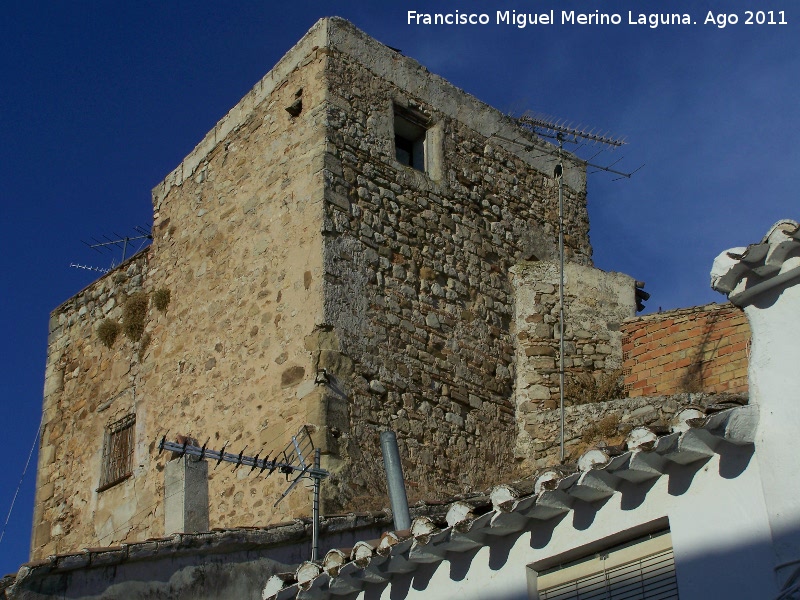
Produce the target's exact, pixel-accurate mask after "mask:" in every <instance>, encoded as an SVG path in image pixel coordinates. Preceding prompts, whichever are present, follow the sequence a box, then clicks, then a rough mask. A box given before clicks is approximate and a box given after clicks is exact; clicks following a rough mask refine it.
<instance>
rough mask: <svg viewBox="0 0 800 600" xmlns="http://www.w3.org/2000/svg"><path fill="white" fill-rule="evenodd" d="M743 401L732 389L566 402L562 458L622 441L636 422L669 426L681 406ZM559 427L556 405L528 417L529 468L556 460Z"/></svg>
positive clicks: (700, 408) (702, 406)
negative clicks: (588, 402)
mask: <svg viewBox="0 0 800 600" xmlns="http://www.w3.org/2000/svg"><path fill="white" fill-rule="evenodd" d="M732 401H733V402H732ZM742 401H743V398H741V397H737V396H736V395H731V394H721V395H717V394H705V393H697V394H690V393H685V394H671V395H658V396H647V397H638V398H618V399H614V400H608V401H605V402H595V403H592V404H580V405H573V406H567V407H566V408H565V409H564V455H565V462H568V463H569V462H573V461H576V460H577V459H578V457H580V455H581V454H583V453H584V452H585V451H586V450H588V449H590V448H592V447H597V446H602V445H620V444H622V443H623V442H624V440H625V436H627V435H628V433H630V432H631V431H632V430H633V429H634V428H635V427H644V426H646V427H669V426H670V425H672V424H673V423H674V419H675V416H676V415H677V414H678V413H679V412H680V411H681V410H683V409H694V410H697V411H698V414H703V412H704V411H705V410H706V408H707V407H709V406H713V405H719V404H724V403H729V404H727V405H730V406H733V405H735V404H739V403H741V402H742ZM718 403H719V404H718ZM560 427H561V412H560V411H559V410H558V409H552V410H544V411H540V412H537V413H535V414H531V415H530V416H529V418H528V425H527V429H528V432H529V434H530V436H531V454H530V455H529V457H527V458H528V459H529V470H528V473H530V472H532V471H534V470H535V469H540V468H545V467H552V466H553V465H557V464H558V463H559V459H560Z"/></svg>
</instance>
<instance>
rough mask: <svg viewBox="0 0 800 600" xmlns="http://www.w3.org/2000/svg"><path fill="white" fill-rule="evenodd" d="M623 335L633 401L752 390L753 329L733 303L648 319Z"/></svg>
mask: <svg viewBox="0 0 800 600" xmlns="http://www.w3.org/2000/svg"><path fill="white" fill-rule="evenodd" d="M622 330H623V332H624V334H625V337H624V340H623V357H624V374H625V389H626V390H627V392H628V394H629V395H630V396H652V395H654V394H676V393H681V392H701V391H702V392H730V393H746V392H747V390H748V385H747V368H748V357H749V348H750V326H749V324H748V323H747V319H746V318H745V316H744V313H743V312H742V311H741V310H740V309H738V308H736V307H734V306H732V305H730V304H709V305H706V306H697V307H692V308H685V309H679V310H673V311H668V312H663V313H658V314H651V315H645V316H643V317H638V318H636V319H635V320H630V321H628V322H627V323H625V324H624V325H623V327H622Z"/></svg>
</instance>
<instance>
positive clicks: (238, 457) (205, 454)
mask: <svg viewBox="0 0 800 600" xmlns="http://www.w3.org/2000/svg"><path fill="white" fill-rule="evenodd" d="M158 449H159V451H163V450H166V451H168V452H175V453H176V454H178V455H179V456H184V455H189V456H196V457H198V458H200V459H208V460H215V461H217V462H228V463H232V464H234V465H236V466H237V467H239V466H245V467H251V470H253V471H254V470H256V469H259V474H261V473H262V472H263V471H267V470H268V471H269V472H268V473H267V475H269V474H270V473H272V472H274V471H275V470H276V469H280V470H281V472H282V473H287V474H290V473H300V475H308V476H309V477H319V478H322V479H324V478H325V477H327V476H328V475H330V473H328V471H326V470H324V469H319V468H313V467H311V466H309V465H305V464H303V465H302V466H301V465H297V464H294V463H293V462H290V461H277V460H269V459H268V458H264V459H261V458H258V457H257V456H245V455H243V454H241V453H239V454H234V453H232V452H225V451H224V450H211V449H208V448H206V447H205V446H202V447H201V446H195V445H193V444H187V443H183V444H182V443H180V442H168V441H167V440H166V437H164V438H161V441H160V442H159V444H158Z"/></svg>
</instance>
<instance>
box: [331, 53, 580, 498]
mask: <svg viewBox="0 0 800 600" xmlns="http://www.w3.org/2000/svg"><path fill="white" fill-rule="evenodd" d="M366 50H367V51H365V52H364V54H365V55H368V56H372V57H374V56H378V58H377V59H375V60H374V61H373V62H374V64H370V65H368V66H367V65H364V64H363V63H362V62H361V61H360V60H354V59H353V58H351V57H350V56H349V55H346V54H342V53H339V52H336V51H335V50H334V51H332V53H331V61H330V67H329V71H328V77H329V85H330V92H329V94H330V102H331V105H330V113H329V119H330V126H331V129H330V130H329V135H330V148H331V155H330V158H329V160H328V161H327V162H326V166H327V171H326V177H327V178H328V180H327V187H326V199H327V200H328V201H327V203H326V220H325V248H324V252H325V258H324V260H325V265H324V266H325V277H326V292H325V296H326V299H325V303H326V306H325V312H326V321H327V322H329V323H331V324H332V326H333V327H334V328H335V330H336V332H337V335H338V339H339V342H340V349H341V351H342V353H343V354H345V355H347V356H348V357H349V358H350V359H351V360H352V362H353V373H352V375H351V376H350V378H349V379H348V380H347V381H346V382H344V387H345V388H348V389H349V394H350V395H349V398H348V407H349V414H343V415H342V420H341V427H342V428H343V429H344V430H345V431H347V432H348V435H347V436H344V437H343V438H342V439H341V442H340V444H341V445H340V451H339V455H340V457H341V459H342V461H343V462H344V464H343V467H342V468H343V473H346V478H347V483H346V484H343V485H342V487H341V494H342V498H343V499H345V500H346V501H348V502H353V503H354V504H355V505H357V506H364V505H365V503H366V505H369V504H370V503H374V502H376V501H377V502H383V503H385V501H386V500H385V498H381V497H380V496H379V495H377V497H376V492H375V490H381V489H383V487H384V483H383V479H384V476H383V474H382V471H381V468H380V464H379V459H380V447H379V442H378V435H379V431H380V430H381V429H383V428H387V427H390V428H392V429H394V430H395V431H396V432H397V434H398V438H399V443H400V454H401V456H402V457H403V467H404V470H405V475H406V480H407V485H408V488H409V489H408V492H409V498H410V501H411V502H413V501H414V500H416V499H419V498H422V497H425V498H436V497H443V496H446V495H449V494H452V493H458V492H462V491H464V490H468V489H476V488H480V487H482V486H485V485H488V484H489V483H491V482H493V481H498V480H501V479H502V478H503V477H505V476H507V468H508V465H509V464H510V463H511V461H504V460H503V459H504V458H508V457H510V454H511V451H512V448H513V445H512V444H509V443H508V441H509V439H513V436H514V435H515V428H516V425H515V418H514V408H515V407H514V403H513V388H514V339H513V337H512V333H511V332H512V313H513V291H512V288H511V284H510V281H509V275H508V271H509V268H510V267H511V265H513V264H514V263H515V262H517V261H518V260H520V259H522V258H529V257H531V256H537V255H538V256H539V257H543V258H550V257H552V256H553V255H554V253H555V243H556V238H555V235H556V233H555V231H556V229H555V227H556V210H557V204H556V202H557V187H556V184H555V181H554V180H553V179H552V178H551V177H550V176H548V175H547V174H545V173H543V172H542V171H540V170H538V169H536V168H534V167H532V165H531V164H530V163H529V162H527V161H526V159H525V158H523V157H521V156H518V155H516V154H514V153H512V152H510V151H509V150H508V149H505V148H503V147H502V146H501V145H499V144H496V143H495V142H493V140H492V139H489V138H487V137H486V136H484V135H481V134H480V133H478V132H477V131H476V130H474V129H473V128H472V126H468V125H467V124H466V122H471V121H480V120H481V119H484V120H485V121H487V122H489V121H491V119H498V118H499V116H498V115H499V114H498V113H496V112H495V111H494V110H493V109H490V108H489V107H486V106H482V105H479V103H477V102H475V101H474V99H471V98H469V97H468V96H466V94H463V92H460V91H459V90H456V89H454V88H452V87H450V88H449V89H447V90H445V91H444V92H443V93H441V94H435V93H433V92H431V91H430V90H431V89H432V88H435V87H436V86H435V83H436V82H434V83H430V80H431V79H433V78H434V76H431V75H430V74H429V73H427V71H425V70H424V69H423V68H422V67H419V66H418V65H416V64H415V63H413V61H409V60H408V59H405V58H400V57H398V56H397V55H394V53H392V52H389V51H388V49H386V48H383V47H381V48H372V47H367V48H366ZM381 54H384V55H387V56H386V60H387V62H388V65H387V64H384V63H383V62H382V61H381ZM398 63H399V64H400V65H401V66H396V65H397V64H398ZM378 72H380V76H378ZM426 81H427V82H429V83H427V84H426ZM399 82H400V83H403V84H404V87H400V86H399V85H398V83H399ZM394 105H399V106H402V107H405V108H409V109H412V110H415V111H417V112H419V113H422V114H425V115H427V116H428V117H429V119H430V123H431V127H430V129H429V133H430V134H431V138H432V140H433V143H441V144H442V148H441V155H442V156H443V162H442V164H441V165H439V167H440V169H439V170H438V173H436V172H430V173H427V174H426V173H423V172H420V171H417V170H414V169H412V168H409V167H405V166H403V165H401V164H399V163H398V162H397V160H396V159H395V155H394V134H393V129H392V127H393V125H392V119H393V111H394V109H393V106H394ZM454 105H455V106H458V107H459V111H460V114H461V115H463V120H462V119H460V118H454V117H453V116H452V115H450V114H448V113H447V112H445V111H443V110H440V108H439V107H440V106H443V107H450V106H454ZM434 134H435V135H434ZM529 143H534V142H532V141H531V142H529ZM432 151H435V149H433V150H432ZM581 181H582V180H581ZM565 197H566V202H565V204H566V223H567V234H568V235H567V239H568V248H567V252H568V258H569V259H570V260H574V261H580V262H582V263H590V255H591V248H590V246H589V241H588V221H587V217H586V207H585V190H584V189H583V187H579V188H578V189H573V188H571V187H567V188H566V194H565ZM489 465H491V467H489ZM487 467H488V468H487ZM504 469H505V470H504ZM343 477H344V475H343Z"/></svg>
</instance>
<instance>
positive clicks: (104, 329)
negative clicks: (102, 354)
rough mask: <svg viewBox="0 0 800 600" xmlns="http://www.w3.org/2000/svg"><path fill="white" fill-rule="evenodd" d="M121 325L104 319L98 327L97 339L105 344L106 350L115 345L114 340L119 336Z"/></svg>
mask: <svg viewBox="0 0 800 600" xmlns="http://www.w3.org/2000/svg"><path fill="white" fill-rule="evenodd" d="M119 329H120V327H119V323H117V322H116V321H112V320H111V319H103V320H102V321H100V324H99V325H98V326H97V337H99V338H100V341H101V342H103V345H104V346H105V347H106V348H111V346H113V345H114V340H116V339H117V335H119Z"/></svg>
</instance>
